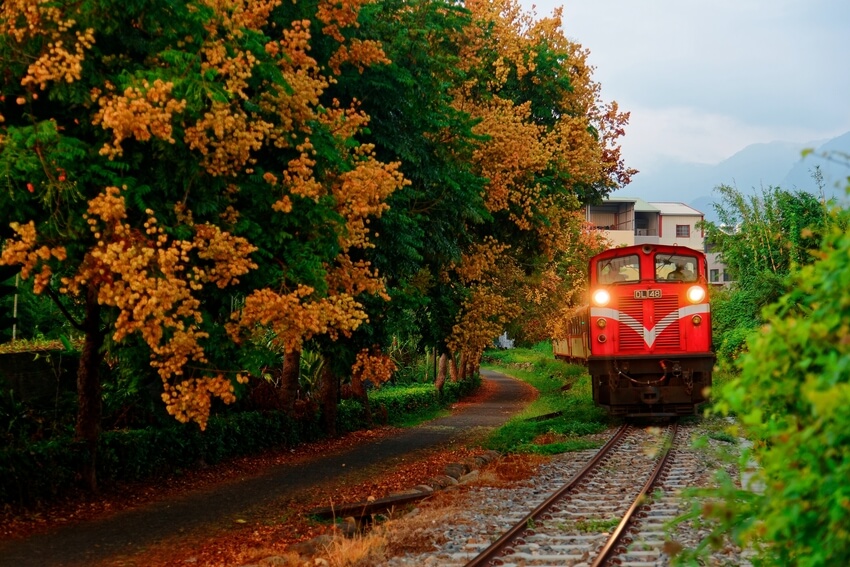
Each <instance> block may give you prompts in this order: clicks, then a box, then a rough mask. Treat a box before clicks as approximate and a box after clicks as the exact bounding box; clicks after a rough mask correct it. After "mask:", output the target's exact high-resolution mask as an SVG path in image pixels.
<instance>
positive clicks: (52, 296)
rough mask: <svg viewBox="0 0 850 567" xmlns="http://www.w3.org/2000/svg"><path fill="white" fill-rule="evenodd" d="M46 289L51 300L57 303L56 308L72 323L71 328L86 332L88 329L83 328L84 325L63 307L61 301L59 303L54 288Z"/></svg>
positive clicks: (48, 287)
mask: <svg viewBox="0 0 850 567" xmlns="http://www.w3.org/2000/svg"><path fill="white" fill-rule="evenodd" d="M44 289H46V290H47V295H48V296H49V297H50V299H52V300H53V303H55V304H56V307H58V308H59V311H61V312H62V315H64V316H65V318H66V319H67V320H68V322H69V323H71V326H72V327H74V328H75V329H77V330H78V331H81V332H85V330H86V329H85V328H84V327H83V325H82V323H79V322H78V321H76V320H75V319H74V317H73V316H72V315H71V313H70V312H69V311H68V310H67V309H65V306H64V305H62V302H61V301H59V296H58V295H56V292H55V291H53V288H52V287H50V286H49V285H48V286H45V287H44Z"/></svg>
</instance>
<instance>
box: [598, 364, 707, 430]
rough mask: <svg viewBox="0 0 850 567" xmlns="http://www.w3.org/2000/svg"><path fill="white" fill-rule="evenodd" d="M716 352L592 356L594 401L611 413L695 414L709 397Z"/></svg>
mask: <svg viewBox="0 0 850 567" xmlns="http://www.w3.org/2000/svg"><path fill="white" fill-rule="evenodd" d="M714 360H715V358H714V354H713V353H694V354H690V353H689V354H682V355H672V356H666V357H665V358H659V357H658V356H631V357H623V356H620V357H594V356H592V357H590V358H589V360H588V370H589V372H590V375H591V377H592V379H593V401H594V402H595V403H597V404H598V405H600V406H602V407H604V408H606V409H607V410H608V412H609V413H610V414H611V415H615V416H624V417H674V416H681V415H692V414H694V413H695V412H696V410H697V407H698V405H699V404H701V403H702V402H704V401H705V400H706V394H707V392H706V388H707V387H708V386H711V371H712V368H713V367H714Z"/></svg>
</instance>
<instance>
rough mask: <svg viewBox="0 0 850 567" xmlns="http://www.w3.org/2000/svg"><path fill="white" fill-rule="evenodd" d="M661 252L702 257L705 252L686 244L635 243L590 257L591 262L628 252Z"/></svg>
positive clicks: (623, 254)
mask: <svg viewBox="0 0 850 567" xmlns="http://www.w3.org/2000/svg"><path fill="white" fill-rule="evenodd" d="M658 252H660V253H661V254H693V255H694V256H698V257H702V256H704V255H705V254H704V253H703V252H702V251H701V250H696V249H694V248H689V247H687V246H681V245H678V244H635V245H634V246H622V247H619V248H610V249H608V250H606V251H604V252H601V253H599V254H597V255H596V256H594V257H593V258H591V259H590V261H591V262H593V261H594V260H603V259H606V258H617V257H618V256H627V255H629V254H639V253H643V254H652V253H658Z"/></svg>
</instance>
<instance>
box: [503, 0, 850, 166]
mask: <svg viewBox="0 0 850 567" xmlns="http://www.w3.org/2000/svg"><path fill="white" fill-rule="evenodd" d="M519 1H520V3H521V4H522V5H523V6H524V7H525V8H526V10H530V9H531V7H532V5H535V6H536V12H537V15H538V17H540V16H548V15H550V14H551V13H552V11H553V9H554V8H556V7H558V6H563V7H564V14H563V29H564V33H565V34H566V35H567V37H569V38H570V39H572V40H574V41H577V42H578V43H580V44H581V45H582V46H584V47H586V48H587V49H589V50H590V63H591V65H593V66H594V67H595V68H596V69H595V71H594V77H595V79H596V80H597V81H598V82H599V83H601V85H602V96H603V99H604V100H606V101H610V100H616V101H617V102H618V103H619V104H620V108H621V109H622V110H627V111H630V112H631V119H630V123H629V126H628V127H627V130H626V136H625V138H624V139H623V142H622V146H623V154H624V157H625V159H626V163H627V165H629V166H631V167H637V168H638V169H642V170H648V169H652V165H653V163H656V162H657V160H658V159H659V158H662V157H672V158H676V159H679V160H682V161H693V162H700V163H718V162H720V161H722V160H723V159H725V158H727V157H729V156H731V155H733V154H734V153H735V152H737V151H738V150H741V149H742V148H744V147H746V146H748V145H750V144H753V143H758V142H771V141H777V140H780V141H789V142H799V143H807V142H810V141H816V140H826V139H829V138H832V137H835V136H837V135H839V134H842V133H844V132H847V131H850V0H519Z"/></svg>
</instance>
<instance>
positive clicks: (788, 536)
mask: <svg viewBox="0 0 850 567" xmlns="http://www.w3.org/2000/svg"><path fill="white" fill-rule="evenodd" d="M836 216H837V218H836V219H834V220H835V222H834V224H833V226H834V228H833V230H832V232H831V234H830V235H829V236H828V237H827V238H826V240H825V246H824V248H823V252H822V254H821V255H820V259H819V260H818V261H817V262H816V263H814V264H812V265H810V266H806V267H804V268H802V269H801V270H800V271H799V272H798V273H797V274H796V275H794V276H793V278H792V286H791V289H792V290H793V291H790V292H789V293H787V294H786V295H784V296H783V297H782V298H781V299H780V300H779V301H778V302H777V303H776V304H774V305H772V306H771V307H769V308H767V309H766V310H765V313H764V314H765V320H766V322H767V324H766V325H765V326H764V327H763V328H762V330H761V332H760V333H758V334H756V335H754V336H753V337H752V338H751V339H750V341H749V352H748V353H747V354H745V355H744V356H743V357H742V359H741V361H740V368H741V374H740V376H738V377H736V378H734V379H732V380H731V381H730V382H729V383H728V384H727V385H725V386H724V387H723V388H722V389H721V392H720V394H721V398H720V400H719V401H718V403H717V406H716V408H717V410H719V411H721V412H723V413H727V414H728V413H735V414H737V415H738V417H739V420H740V422H741V423H742V425H743V427H744V428H745V429H746V431H747V433H748V434H749V435H750V436H751V437H752V438H753V440H754V442H755V444H754V448H753V451H752V456H754V457H755V459H756V460H757V462H758V464H759V465H760V468H759V469H758V471H756V473H755V476H754V477H753V483H750V486H749V487H747V486H745V487H744V488H745V489H747V488H750V489H751V490H743V491H742V490H738V489H736V488H735V487H734V486H732V485H731V484H727V485H726V487H725V488H722V489H720V490H718V491H717V493H716V494H715V496H719V497H720V498H721V500H720V501H719V503H718V504H717V505H716V506H714V505H713V506H707V507H705V509H704V510H705V511H706V512H707V515H708V517H709V519H711V520H713V521H714V522H715V524H714V527H715V530H716V532H715V535H717V534H719V533H720V532H725V533H727V534H729V535H731V536H732V537H733V539H735V540H736V541H737V542H738V543H739V544H742V545H744V546H750V547H752V548H754V549H755V550H756V551H757V553H758V556H757V557H755V558H754V563H755V564H758V565H798V566H821V565H848V564H850V527H848V526H850V483H848V482H847V479H848V478H850V412H848V411H847V408H848V406H850V293H848V290H850V235H848V234H847V233H846V227H847V223H848V221H849V220H850V212H848V211H842V212H840V213H836ZM714 539H717V538H714Z"/></svg>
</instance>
